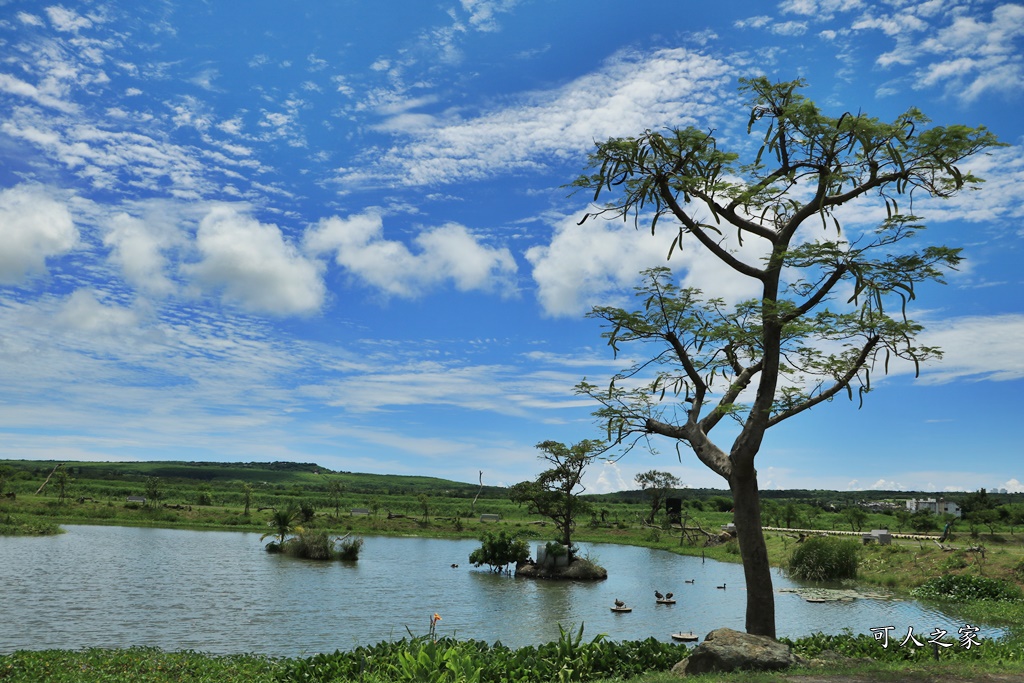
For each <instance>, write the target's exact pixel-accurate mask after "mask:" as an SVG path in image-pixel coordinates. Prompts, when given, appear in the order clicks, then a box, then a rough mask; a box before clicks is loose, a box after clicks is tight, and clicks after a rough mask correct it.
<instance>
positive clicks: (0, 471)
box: [0, 465, 14, 494]
mask: <svg viewBox="0 0 1024 683" xmlns="http://www.w3.org/2000/svg"><path fill="white" fill-rule="evenodd" d="M13 471H14V470H12V469H11V468H10V467H9V466H8V465H0V494H3V492H4V489H5V488H7V481H8V480H9V479H10V478H11V474H12V473H13Z"/></svg>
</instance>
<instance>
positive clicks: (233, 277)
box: [184, 206, 325, 315]
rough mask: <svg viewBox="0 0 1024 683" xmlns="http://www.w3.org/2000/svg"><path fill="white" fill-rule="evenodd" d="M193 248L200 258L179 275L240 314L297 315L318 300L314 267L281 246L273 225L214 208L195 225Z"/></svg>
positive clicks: (310, 310)
mask: <svg viewBox="0 0 1024 683" xmlns="http://www.w3.org/2000/svg"><path fill="white" fill-rule="evenodd" d="M196 247H197V249H198V250H199V253H200V255H201V259H200V261H199V262H198V263H194V264H189V265H187V266H185V267H184V271H185V272H186V273H187V274H189V275H191V276H192V277H193V278H194V279H195V281H196V282H198V283H199V284H200V285H202V286H203V287H206V288H209V289H213V290H217V291H220V292H221V293H222V295H223V297H224V299H225V300H227V301H229V302H231V303H234V304H237V305H239V306H241V307H242V308H244V309H246V310H250V311H256V312H263V313H271V314H275V315H295V314H299V315H302V314H310V313H314V312H316V311H317V310H319V309H320V306H321V305H322V304H323V302H324V295H325V286H324V283H323V280H322V278H321V267H320V264H319V263H318V262H316V261H313V260H310V259H308V258H306V257H304V256H303V255H302V254H300V253H299V252H298V250H297V249H296V248H295V246H294V245H292V244H290V243H288V242H286V241H285V239H284V237H283V236H282V234H281V230H280V228H278V226H276V225H274V224H268V223H260V222H259V221H257V220H255V219H254V218H252V217H250V216H247V215H245V214H243V213H240V212H239V211H237V210H236V209H234V208H232V207H229V206H219V207H215V208H214V209H212V210H211V211H210V212H209V213H208V214H207V215H206V216H205V217H204V218H203V219H202V221H200V224H199V230H198V232H197V234H196Z"/></svg>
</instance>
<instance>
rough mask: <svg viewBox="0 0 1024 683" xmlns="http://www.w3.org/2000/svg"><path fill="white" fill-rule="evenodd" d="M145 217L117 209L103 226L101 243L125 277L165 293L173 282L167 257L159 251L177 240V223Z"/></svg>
mask: <svg viewBox="0 0 1024 683" xmlns="http://www.w3.org/2000/svg"><path fill="white" fill-rule="evenodd" d="M157 220H158V219H156V218H154V217H152V216H151V217H150V218H149V221H148V222H147V221H146V220H142V219H139V218H136V217H134V216H129V215H128V214H126V213H118V214H116V215H114V216H113V217H112V218H111V219H110V223H109V225H108V226H106V229H107V233H106V235H104V237H103V243H104V244H106V245H107V246H108V247H110V248H111V250H112V251H111V260H112V261H114V262H115V263H117V264H118V265H119V266H120V267H121V270H122V272H123V273H124V276H125V279H126V280H127V281H128V282H130V283H131V284H133V285H134V286H135V287H137V288H139V289H141V290H143V291H145V292H147V293H151V294H158V295H167V294H170V293H171V292H173V291H174V284H173V283H172V282H171V280H170V279H169V278H168V277H167V273H166V270H167V259H166V258H165V257H164V254H163V251H164V250H165V249H167V248H168V247H170V246H172V245H174V244H177V243H180V242H181V234H180V232H179V231H178V229H177V227H176V226H174V225H172V224H169V223H167V222H165V221H160V222H159V224H154V223H156V222H157Z"/></svg>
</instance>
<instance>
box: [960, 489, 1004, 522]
mask: <svg viewBox="0 0 1024 683" xmlns="http://www.w3.org/2000/svg"><path fill="white" fill-rule="evenodd" d="M995 506H996V502H995V501H994V500H992V499H991V498H989V496H988V491H986V490H985V489H978V490H977V491H975V492H974V493H968V494H967V495H966V496H964V498H963V500H962V501H960V510H961V511H962V512H963V514H964V516H965V517H969V516H970V514H971V513H972V512H977V511H978V510H991V509H992V508H994V507H995Z"/></svg>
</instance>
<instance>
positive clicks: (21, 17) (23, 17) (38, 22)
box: [18, 12, 43, 26]
mask: <svg viewBox="0 0 1024 683" xmlns="http://www.w3.org/2000/svg"><path fill="white" fill-rule="evenodd" d="M18 21H20V22H21V23H23V24H28V25H29V26H42V25H43V20H42V19H40V18H39V17H38V16H36V15H35V14H29V13H28V12H18Z"/></svg>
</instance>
